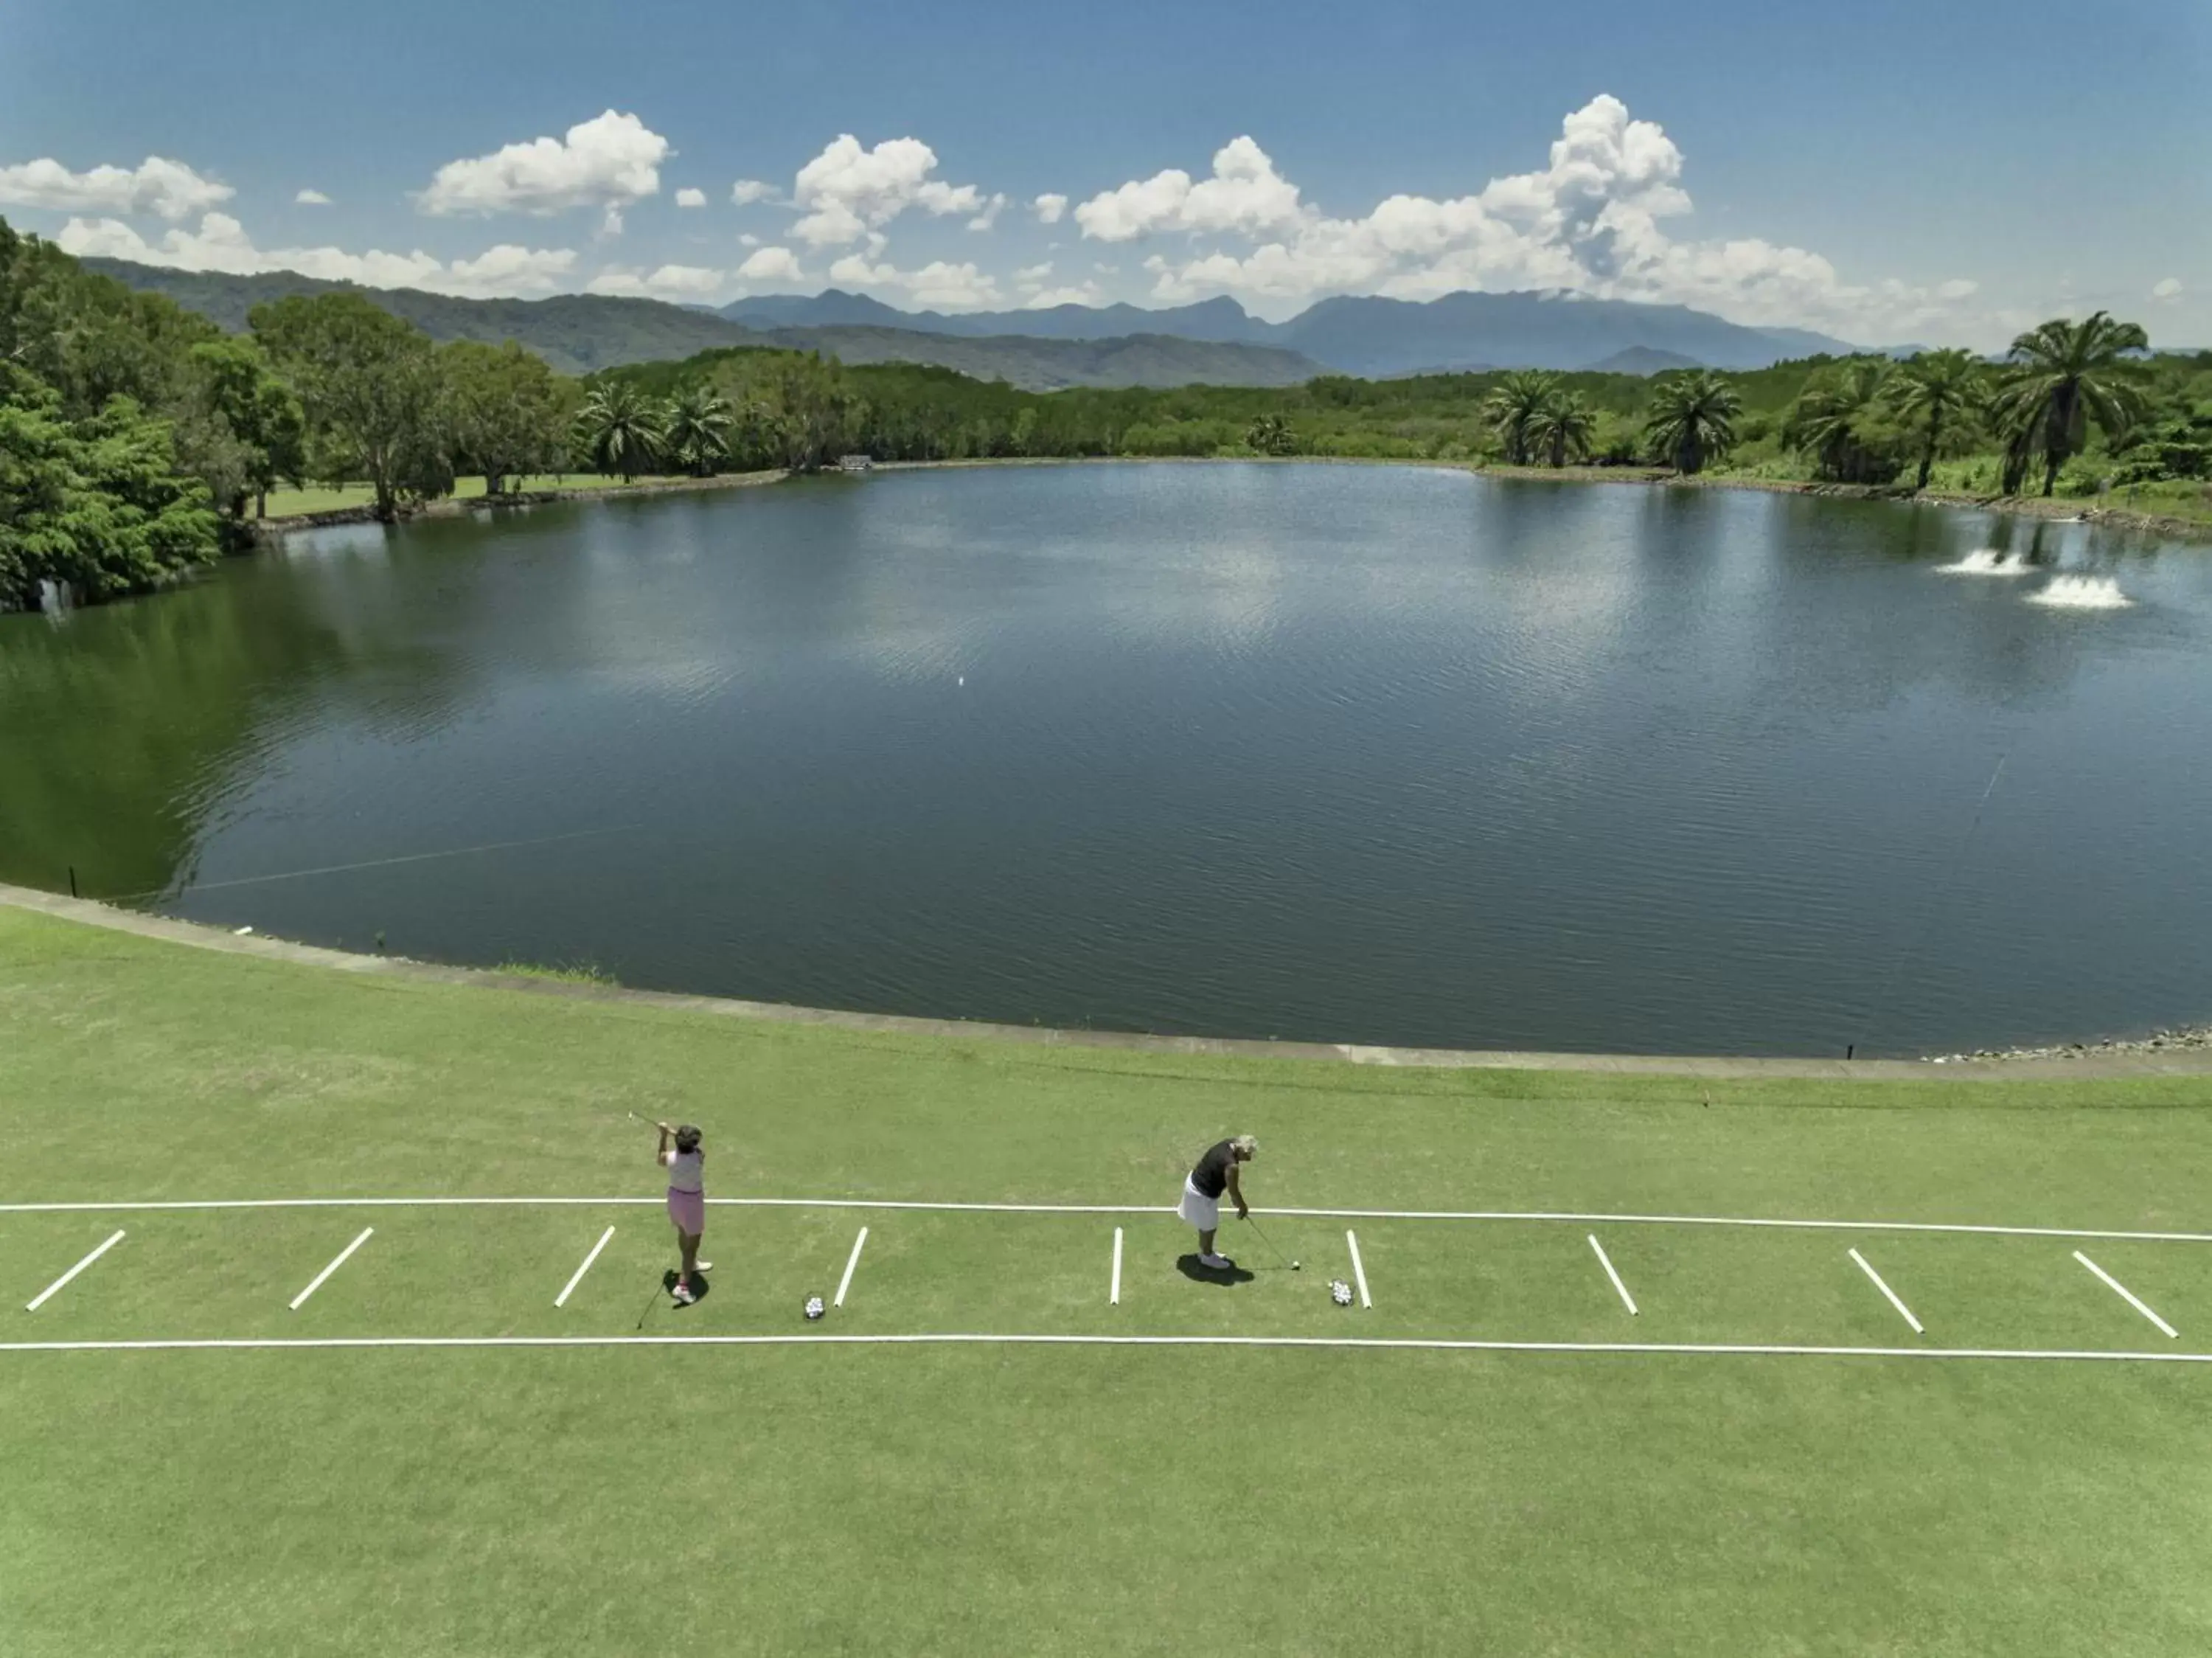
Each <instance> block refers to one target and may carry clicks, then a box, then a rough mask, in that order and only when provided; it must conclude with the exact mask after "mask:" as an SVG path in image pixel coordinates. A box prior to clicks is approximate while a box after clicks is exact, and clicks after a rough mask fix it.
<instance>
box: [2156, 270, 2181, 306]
mask: <svg viewBox="0 0 2212 1658" xmlns="http://www.w3.org/2000/svg"><path fill="white" fill-rule="evenodd" d="M2150 296H2151V297H2152V298H2153V299H2154V300H2156V301H2158V302H2160V304H2162V305H2171V304H2172V303H2173V302H2175V301H2176V300H2178V299H2179V298H2180V297H2181V278H2180V277H2162V278H2160V281H2159V282H2158V283H2157V284H2156V285H2155V286H2154V287H2153V288H2152V289H2151V290H2150Z"/></svg>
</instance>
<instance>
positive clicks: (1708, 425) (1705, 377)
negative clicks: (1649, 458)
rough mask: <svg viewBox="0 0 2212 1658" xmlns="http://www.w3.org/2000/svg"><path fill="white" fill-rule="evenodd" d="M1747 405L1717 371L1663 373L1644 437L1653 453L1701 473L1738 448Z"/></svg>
mask: <svg viewBox="0 0 2212 1658" xmlns="http://www.w3.org/2000/svg"><path fill="white" fill-rule="evenodd" d="M1742 409H1743V399H1741V397H1739V396H1737V395H1736V390H1735V387H1733V386H1731V385H1729V383H1728V381H1725V380H1723V379H1722V378H1721V377H1720V376H1719V375H1717V374H1715V373H1714V372H1713V371H1712V370H1711V369H1681V370H1680V371H1678V372H1676V373H1674V374H1671V375H1661V376H1660V379H1659V383H1658V386H1657V387H1656V389H1655V390H1654V392H1653V393H1652V397H1651V418H1650V421H1649V422H1648V423H1646V424H1645V426H1644V437H1645V440H1646V441H1647V442H1650V445H1651V449H1652V452H1653V453H1654V454H1657V455H1659V456H1660V457H1661V458H1662V459H1663V460H1666V461H1668V463H1669V464H1670V465H1672V466H1674V470H1675V471H1676V472H1682V473H1685V474H1689V473H1695V472H1702V471H1704V470H1705V462H1706V461H1708V460H1713V459H1715V458H1717V457H1718V456H1720V455H1723V454H1727V453H1728V451H1729V449H1730V448H1732V447H1734V445H1735V418H1736V416H1737V415H1738V414H1739V413H1741V411H1742Z"/></svg>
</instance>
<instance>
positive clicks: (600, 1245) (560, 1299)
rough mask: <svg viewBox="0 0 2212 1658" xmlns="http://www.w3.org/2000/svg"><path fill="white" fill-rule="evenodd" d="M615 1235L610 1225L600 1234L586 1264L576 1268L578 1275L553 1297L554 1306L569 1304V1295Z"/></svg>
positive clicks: (586, 1257)
mask: <svg viewBox="0 0 2212 1658" xmlns="http://www.w3.org/2000/svg"><path fill="white" fill-rule="evenodd" d="M614 1235H615V1229H614V1228H612V1227H609V1228H607V1229H606V1230H605V1231H604V1232H602V1233H600V1234H599V1242H597V1243H595V1244H593V1245H592V1253H590V1254H588V1255H586V1256H585V1257H584V1264H583V1265H581V1266H580V1267H578V1268H577V1269H576V1276H575V1277H573V1278H570V1279H569V1280H568V1283H567V1284H566V1285H565V1286H563V1287H562V1291H561V1293H560V1294H559V1295H556V1296H554V1297H553V1305H554V1306H556V1307H566V1306H567V1305H568V1297H569V1295H572V1294H573V1293H574V1290H575V1288H576V1286H577V1285H578V1284H580V1283H583V1281H584V1274H585V1273H586V1272H588V1271H591V1270H592V1262H593V1261H595V1260H597V1259H599V1251H601V1250H602V1249H605V1247H607V1240H608V1239H610V1238H611V1237H613V1236H614Z"/></svg>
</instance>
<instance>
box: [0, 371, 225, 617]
mask: <svg viewBox="0 0 2212 1658" xmlns="http://www.w3.org/2000/svg"><path fill="white" fill-rule="evenodd" d="M217 550H218V541H217V536H216V515H215V513H214V511H213V510H212V509H210V504H209V501H208V495H207V488H206V485H204V484H202V483H201V482H200V481H199V480H198V479H195V478H191V477H188V476H186V475H185V474H184V473H183V472H179V470H178V467H177V460H176V453H175V448H174V445H173V441H172V437H171V434H170V430H169V425H168V423H167V421H163V420H159V419H155V418H152V417H150V416H149V415H148V414H147V413H146V412H145V411H143V410H142V409H141V408H139V406H138V405H137V404H136V403H133V402H132V401H131V399H128V398H116V399H112V400H111V401H110V402H109V403H108V405H107V406H106V408H104V409H102V410H101V411H100V412H99V413H98V414H95V415H93V416H91V417H89V418H86V419H83V420H79V421H71V420H69V419H67V418H65V417H64V414H63V411H62V404H61V398H60V396H59V394H58V393H55V392H53V391H52V390H49V389H46V388H44V387H40V388H37V389H36V390H35V391H33V390H31V389H29V388H27V387H24V386H23V385H22V384H21V382H16V383H15V384H14V386H13V387H12V389H11V392H10V394H9V396H8V397H7V398H6V399H4V400H0V610H12V609H35V608H37V607H38V606H39V604H40V596H41V595H40V583H41V582H55V583H58V584H59V585H60V586H62V587H64V588H67V589H68V590H69V591H70V593H71V594H73V595H75V597H76V598H77V599H78V600H82V601H83V602H86V603H98V602H100V600H106V599H112V598H117V597H118V596H120V595H122V594H128V593H143V592H146V591H148V590H149V589H151V588H157V587H160V586H161V585H163V584H164V583H166V582H172V581H174V580H175V579H176V578H177V577H178V576H180V575H182V574H183V573H184V572H185V571H186V570H190V569H191V568H192V567H194V566H195V565H198V564H206V563H208V562H209V561H210V560H211V559H213V558H215V556H216V552H217Z"/></svg>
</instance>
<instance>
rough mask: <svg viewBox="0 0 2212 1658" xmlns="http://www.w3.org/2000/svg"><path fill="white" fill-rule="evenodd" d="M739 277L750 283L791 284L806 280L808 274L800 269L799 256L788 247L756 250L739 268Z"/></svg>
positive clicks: (747, 256)
mask: <svg viewBox="0 0 2212 1658" xmlns="http://www.w3.org/2000/svg"><path fill="white" fill-rule="evenodd" d="M738 277H740V278H742V279H743V280H744V281H746V282H750V283H785V284H789V283H801V282H805V280H806V273H805V271H802V270H800V269H799V256H798V255H797V254H796V253H793V252H792V251H791V250H790V249H789V248H788V247H763V248H759V249H757V250H756V251H755V252H753V253H750V254H748V255H746V258H745V262H744V264H743V265H739V266H738Z"/></svg>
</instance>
